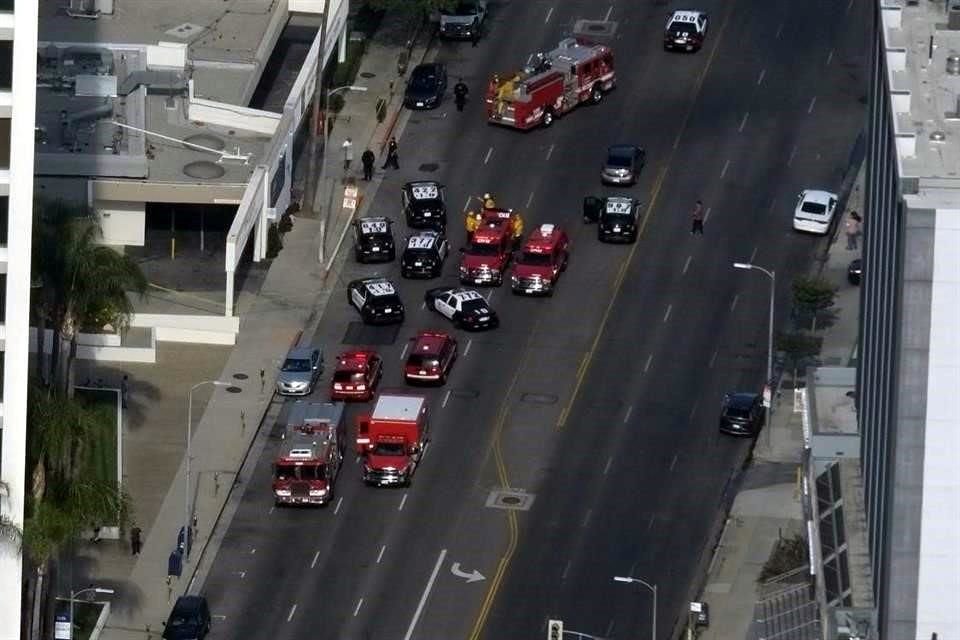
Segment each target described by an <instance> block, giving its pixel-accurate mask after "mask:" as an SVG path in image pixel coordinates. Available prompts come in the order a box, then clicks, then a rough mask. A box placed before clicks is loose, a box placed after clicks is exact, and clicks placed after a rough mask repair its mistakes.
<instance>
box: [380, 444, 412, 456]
mask: <svg viewBox="0 0 960 640" xmlns="http://www.w3.org/2000/svg"><path fill="white" fill-rule="evenodd" d="M373 455H375V456H402V455H406V450H405V448H404V446H403V443H402V442H378V443H377V445H376V446H375V447H374V448H373Z"/></svg>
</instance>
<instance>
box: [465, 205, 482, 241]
mask: <svg viewBox="0 0 960 640" xmlns="http://www.w3.org/2000/svg"><path fill="white" fill-rule="evenodd" d="M480 219H481V214H480V212H479V211H467V217H466V218H465V219H464V221H463V225H464V227H466V229H467V241H469V240H470V239H471V238H472V237H473V232H474V231H476V230H477V227H479V226H480Z"/></svg>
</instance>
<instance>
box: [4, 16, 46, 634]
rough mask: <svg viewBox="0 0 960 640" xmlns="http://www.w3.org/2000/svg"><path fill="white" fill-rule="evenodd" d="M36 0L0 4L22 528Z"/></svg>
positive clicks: (11, 449) (7, 468) (16, 629)
mask: <svg viewBox="0 0 960 640" xmlns="http://www.w3.org/2000/svg"><path fill="white" fill-rule="evenodd" d="M36 63H37V0H0V323H2V324H0V370H2V378H0V384H2V385H3V387H2V389H0V400H2V405H0V481H2V482H3V487H2V490H0V515H2V516H3V518H4V519H5V520H6V521H8V522H10V523H13V524H14V525H16V526H18V527H22V525H23V508H24V489H25V486H24V484H25V479H26V473H25V462H26V441H27V437H26V435H27V379H28V376H27V359H28V354H29V347H30V345H29V336H30V314H29V305H30V245H31V243H30V240H31V230H32V219H33V147H34V114H35V107H36V95H37V91H36V86H37V82H36V66H37V64H36ZM0 544H4V545H7V546H6V547H5V548H3V549H0V594H3V596H2V597H0V640H15V639H16V638H19V637H20V607H21V605H20V594H21V584H22V575H23V562H22V557H21V554H20V550H19V549H17V548H15V547H12V546H10V545H9V544H7V543H6V542H0Z"/></svg>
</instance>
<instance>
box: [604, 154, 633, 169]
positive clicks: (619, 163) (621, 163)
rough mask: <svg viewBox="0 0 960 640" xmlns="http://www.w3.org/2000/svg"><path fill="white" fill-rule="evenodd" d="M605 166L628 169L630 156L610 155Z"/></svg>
mask: <svg viewBox="0 0 960 640" xmlns="http://www.w3.org/2000/svg"><path fill="white" fill-rule="evenodd" d="M607 166H608V167H623V168H628V167H629V166H630V156H628V155H627V154H624V153H611V154H610V155H609V156H607Z"/></svg>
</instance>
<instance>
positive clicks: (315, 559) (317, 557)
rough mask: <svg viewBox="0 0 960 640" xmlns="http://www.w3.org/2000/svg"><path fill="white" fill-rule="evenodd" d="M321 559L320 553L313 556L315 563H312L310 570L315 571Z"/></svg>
mask: <svg viewBox="0 0 960 640" xmlns="http://www.w3.org/2000/svg"><path fill="white" fill-rule="evenodd" d="M319 559H320V552H319V551H317V552H316V553H315V554H313V562H311V563H310V568H311V569H313V568H314V567H315V566H317V560H319Z"/></svg>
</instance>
